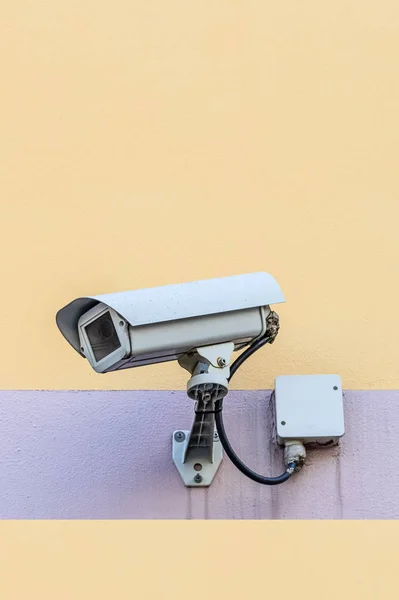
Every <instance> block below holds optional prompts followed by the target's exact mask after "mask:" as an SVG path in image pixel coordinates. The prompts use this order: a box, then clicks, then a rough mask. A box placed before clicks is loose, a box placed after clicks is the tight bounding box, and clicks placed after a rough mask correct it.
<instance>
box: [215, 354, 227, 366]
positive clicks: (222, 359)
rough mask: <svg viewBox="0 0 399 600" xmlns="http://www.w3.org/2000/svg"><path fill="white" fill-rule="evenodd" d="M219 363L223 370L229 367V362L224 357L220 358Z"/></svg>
mask: <svg viewBox="0 0 399 600" xmlns="http://www.w3.org/2000/svg"><path fill="white" fill-rule="evenodd" d="M217 362H218V365H219V367H220V368H221V369H223V368H224V367H225V366H226V365H227V360H226V359H225V358H223V357H222V356H219V358H218V361H217Z"/></svg>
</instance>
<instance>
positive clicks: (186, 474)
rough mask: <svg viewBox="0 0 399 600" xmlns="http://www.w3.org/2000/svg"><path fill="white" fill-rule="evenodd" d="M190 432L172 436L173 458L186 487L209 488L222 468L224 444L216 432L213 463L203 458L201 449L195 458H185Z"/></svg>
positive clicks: (176, 432)
mask: <svg viewBox="0 0 399 600" xmlns="http://www.w3.org/2000/svg"><path fill="white" fill-rule="evenodd" d="M189 437H190V431H186V430H182V429H181V430H178V431H174V432H173V436H172V444H173V445H172V458H173V462H174V463H175V465H176V468H177V470H178V471H179V473H180V476H181V478H182V480H183V482H184V485H185V486H186V487H209V486H210V485H211V483H212V481H213V479H214V477H215V475H216V473H217V470H218V469H219V467H220V463H221V462H222V458H223V450H222V444H221V443H220V440H219V436H218V435H217V433H216V432H215V434H214V438H213V452H212V454H213V461H212V462H211V461H210V460H209V458H208V457H207V456H205V452H204V455H203V456H201V448H198V452H197V453H196V454H195V456H192V455H190V456H189V457H188V458H187V460H186V462H183V461H184V457H185V454H186V450H187V445H188V443H189Z"/></svg>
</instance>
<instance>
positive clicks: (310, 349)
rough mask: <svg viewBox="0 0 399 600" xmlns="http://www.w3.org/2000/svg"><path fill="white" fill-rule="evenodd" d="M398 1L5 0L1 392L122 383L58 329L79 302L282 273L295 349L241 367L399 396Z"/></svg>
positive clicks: (248, 381)
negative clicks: (95, 367)
mask: <svg viewBox="0 0 399 600" xmlns="http://www.w3.org/2000/svg"><path fill="white" fill-rule="evenodd" d="M398 34H399V5H398V3H397V2H395V1H388V0H383V1H382V2H378V3H377V2H370V1H365V0H361V1H360V0H356V1H352V2H348V1H343V0H337V1H336V2H334V3H323V2H311V1H308V0H307V1H305V2H296V1H293V0H289V1H287V2H283V3H276V2H263V1H250V2H236V1H229V2H227V1H224V2H223V1H216V2H196V3H193V2H187V0H185V1H183V0H169V2H167V3H165V2H155V1H152V2H137V1H136V2H128V1H123V0H119V1H117V2H113V3H107V2H94V1H89V0H80V1H79V2H77V1H71V0H69V1H68V2H66V1H63V0H61V1H58V2H53V1H51V0H43V1H42V2H40V3H29V2H14V1H13V2H11V1H5V2H3V3H2V22H1V25H0V56H1V58H0V61H1V63H0V72H1V87H2V92H1V100H0V104H1V112H0V128H1V143H0V182H1V183H0V193H1V202H2V218H1V236H0V250H1V255H2V259H3V260H2V269H1V270H2V274H1V277H2V297H1V306H2V310H1V315H0V323H1V332H2V340H3V343H2V344H1V350H0V360H1V375H0V386H1V387H2V388H114V389H116V388H162V389H170V388H182V387H183V386H184V382H185V375H184V373H183V372H180V370H179V368H178V367H177V366H176V365H175V364H170V365H166V366H159V367H149V368H147V369H141V370H136V371H130V372H129V371H127V372H124V373H120V374H115V375H107V376H104V377H101V376H99V375H96V374H95V373H94V372H92V371H91V369H90V368H89V367H88V365H87V363H86V362H85V361H83V360H81V359H80V358H79V357H78V356H77V355H76V354H75V353H74V352H72V351H71V349H70V348H69V347H68V346H67V344H66V343H65V342H64V341H63V339H62V338H61V336H60V334H59V333H58V331H57V329H56V327H55V323H54V315H55V312H56V310H57V309H58V308H59V307H60V306H61V305H63V304H64V303H66V302H68V301H69V300H70V299H72V298H73V297H75V296H77V295H84V294H86V293H88V294H91V293H102V292H108V291H116V290H120V289H126V288H127V289H129V288H135V287H142V286H152V285H161V284H166V283H176V282H180V281H187V280H191V279H198V278H207V277H213V276H220V275H227V274H234V273H241V272H247V271H255V270H258V269H262V270H267V271H270V272H271V273H272V274H273V275H274V276H275V277H276V278H277V280H278V281H279V283H280V284H281V286H282V288H283V291H284V293H285V295H286V299H287V303H286V304H285V305H284V306H282V307H279V312H280V316H281V322H282V329H281V334H280V337H279V340H278V342H276V344H275V345H274V346H273V348H270V349H268V350H264V351H263V352H262V353H260V354H259V356H257V357H256V358H254V359H253V361H252V362H251V364H248V366H247V367H246V368H245V369H243V371H242V373H240V374H239V375H238V376H237V379H236V381H235V382H234V383H235V386H236V387H241V388H243V387H248V388H259V387H262V388H263V387H269V386H271V385H272V382H273V378H274V376H275V375H277V374H280V373H307V372H322V373H323V372H338V373H340V374H341V375H342V378H343V381H344V385H345V387H349V388H350V387H352V388H395V387H398V386H399V369H398V363H397V357H398V351H397V340H398V337H399V319H398V318H397V304H398V295H399V294H398V292H399V284H398V275H397V273H398V271H397V270H398V262H399V244H398V241H397V231H398V220H399V203H398V192H399V177H398V134H399V120H398V116H397V111H398V105H399V72H398V56H399V35H398Z"/></svg>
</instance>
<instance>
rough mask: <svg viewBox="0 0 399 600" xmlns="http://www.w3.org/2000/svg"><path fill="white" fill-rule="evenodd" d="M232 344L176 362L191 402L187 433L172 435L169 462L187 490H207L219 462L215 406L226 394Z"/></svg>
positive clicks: (185, 357)
mask: <svg viewBox="0 0 399 600" xmlns="http://www.w3.org/2000/svg"><path fill="white" fill-rule="evenodd" d="M233 351H234V344H233V343H227V344H218V345H215V346H207V347H203V348H197V349H196V350H195V351H194V352H191V353H190V354H186V355H184V356H182V357H181V358H180V359H179V363H180V365H181V366H182V367H183V368H185V369H186V370H187V371H189V373H190V374H191V378H190V380H189V381H188V383H187V395H188V396H189V398H191V399H192V400H194V401H195V417H194V422H193V425H192V427H191V431H175V432H174V433H173V447H172V456H173V461H174V463H175V465H176V467H177V469H178V471H179V473H180V475H181V478H182V479H183V482H184V484H185V485H186V486H187V487H208V486H210V485H211V483H212V481H213V478H214V477H215V475H216V472H217V470H218V468H219V466H220V463H221V462H222V445H221V443H220V440H219V436H218V434H217V432H216V429H215V405H216V402H217V401H218V400H221V399H223V398H224V397H225V396H226V395H227V392H228V378H229V375H230V362H231V356H232V354H233Z"/></svg>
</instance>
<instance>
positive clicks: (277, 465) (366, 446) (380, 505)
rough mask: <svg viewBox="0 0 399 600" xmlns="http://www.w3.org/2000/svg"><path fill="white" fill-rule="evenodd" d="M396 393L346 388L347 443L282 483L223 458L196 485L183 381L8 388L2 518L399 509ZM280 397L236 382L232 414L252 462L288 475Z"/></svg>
mask: <svg viewBox="0 0 399 600" xmlns="http://www.w3.org/2000/svg"><path fill="white" fill-rule="evenodd" d="M398 402H399V392H388V391H381V392H377V391H368V392H360V391H357V392H346V393H345V417H346V429H347V432H346V436H345V438H343V440H342V443H341V445H340V446H339V447H336V448H332V449H329V450H327V449H324V450H318V451H309V452H308V459H307V463H306V466H305V468H304V470H303V471H302V472H301V473H298V474H296V475H295V476H294V477H293V478H292V479H291V480H289V481H288V482H287V483H285V484H283V485H281V486H277V487H273V488H270V487H266V486H261V485H258V484H257V483H254V482H252V481H250V480H248V479H246V478H245V477H244V476H243V475H241V473H240V472H239V471H237V469H236V468H235V467H234V466H233V465H232V464H231V462H230V461H229V459H228V458H225V459H224V460H223V461H222V464H221V466H220V468H219V471H218V473H217V475H216V478H215V480H214V481H213V483H212V485H211V487H210V488H208V489H204V488H203V489H187V488H185V487H184V485H183V482H182V481H181V479H180V475H179V474H178V472H177V470H176V468H175V466H174V464H173V462H172V455H171V452H172V440H171V435H172V432H173V431H174V430H176V429H180V428H181V429H189V428H190V426H191V422H192V418H193V415H192V411H193V407H192V401H191V400H188V399H187V398H186V396H185V394H184V393H183V392H173V391H160V392H152V391H133V392H132V391H131V392H129V391H121V392H118V391H117V392H111V391H110V392H100V391H94V392H87V391H81V392H72V391H69V392H68V391H59V392H27V391H22V392H21V391H14V392H1V393H0V422H1V424H2V425H1V435H0V455H1V457H2V465H3V466H2V470H1V476H0V480H1V485H0V519H5V518H7V519H19V518H25V519H398V518H399V501H398V498H399V479H398V477H396V475H395V456H396V453H397V448H398V446H399V419H398V418H397V413H398V410H397V406H398ZM270 408H271V407H270V393H269V392H266V391H263V392H260V391H247V392H232V393H231V395H230V396H229V397H228V400H226V401H225V412H226V416H225V424H226V430H227V431H228V435H229V437H230V439H231V443H232V445H233V447H234V449H235V450H236V451H237V452H238V453H239V455H240V456H241V457H242V458H243V459H244V460H245V462H246V463H247V464H248V465H249V466H251V467H252V468H253V469H255V470H257V471H258V472H260V473H264V474H265V475H278V474H280V473H281V472H282V471H283V462H282V450H280V449H279V448H277V447H276V446H275V445H273V444H272V443H271V439H272V435H273V433H272V428H271V413H270Z"/></svg>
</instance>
